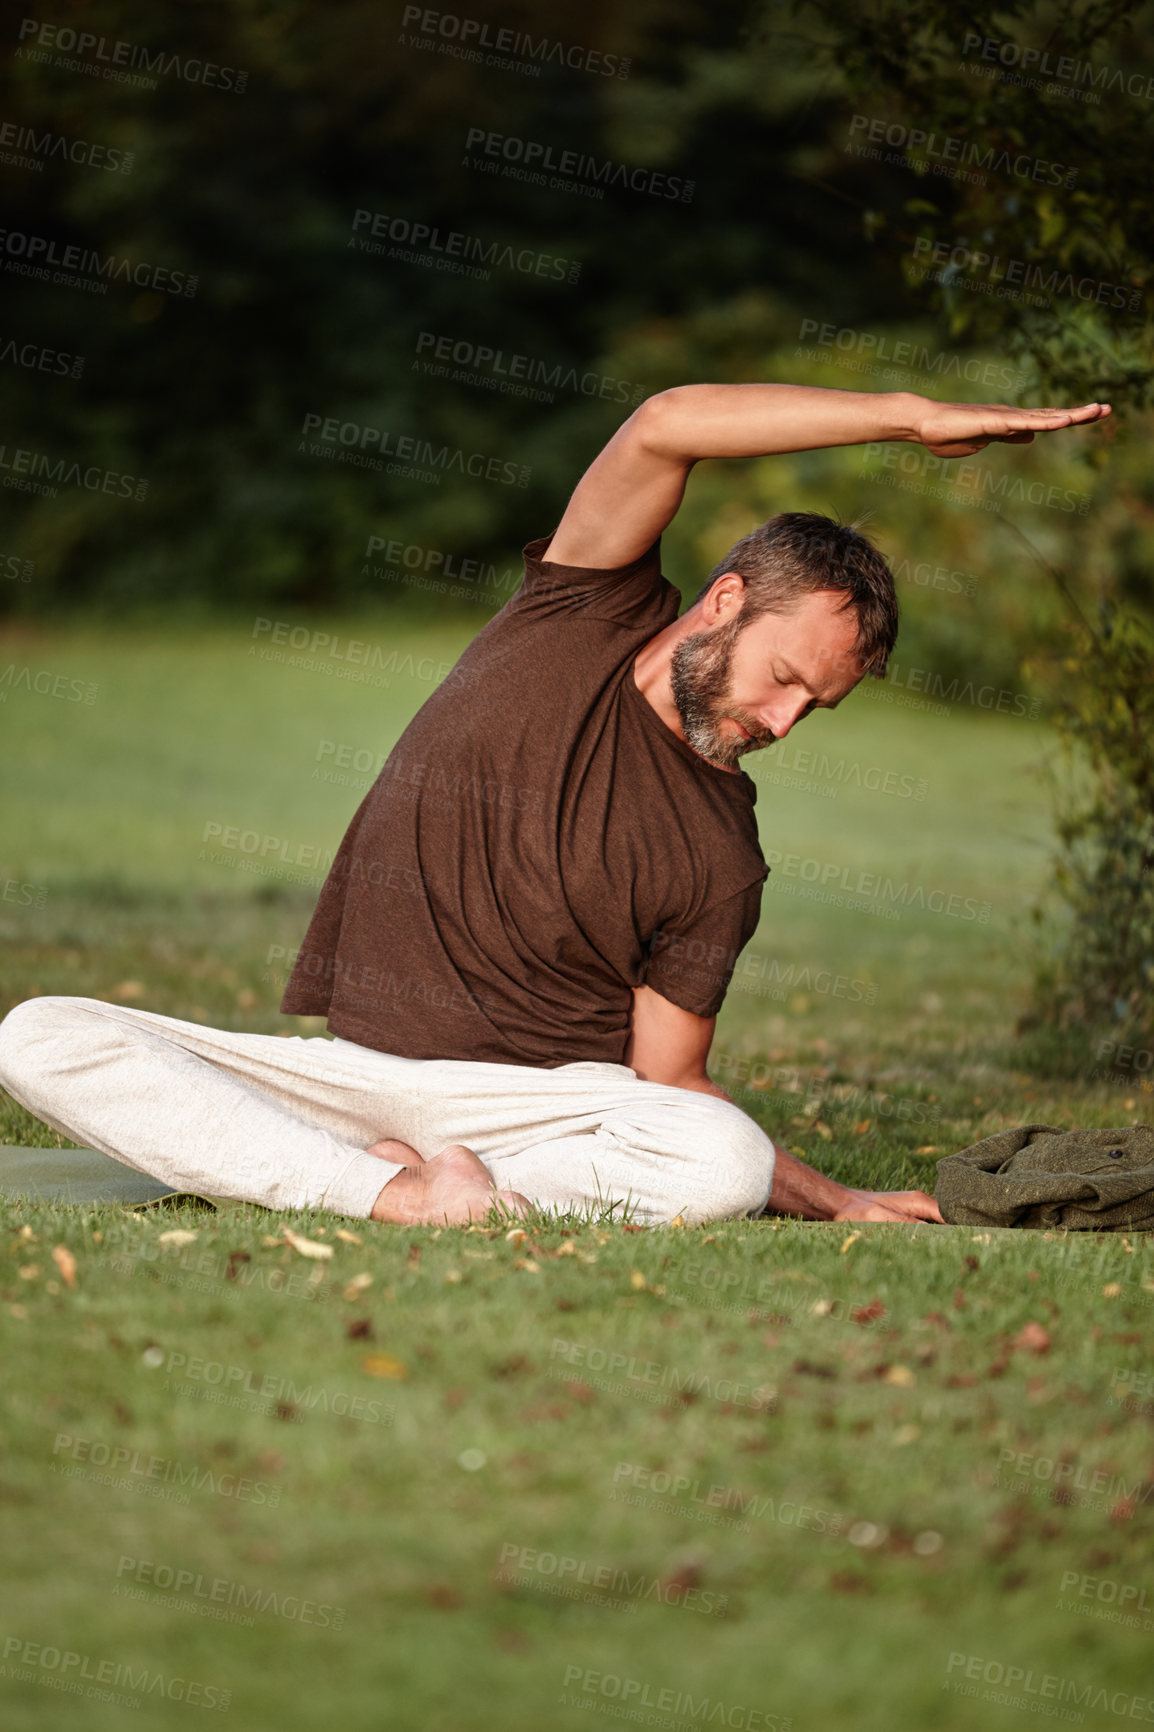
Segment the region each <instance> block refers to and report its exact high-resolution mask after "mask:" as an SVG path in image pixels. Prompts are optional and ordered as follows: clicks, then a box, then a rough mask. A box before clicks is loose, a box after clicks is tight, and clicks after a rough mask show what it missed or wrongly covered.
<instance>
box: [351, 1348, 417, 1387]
mask: <svg viewBox="0 0 1154 1732" xmlns="http://www.w3.org/2000/svg"><path fill="white" fill-rule="evenodd" d="M361 1370H362V1371H367V1372H368V1374H369V1376H370V1377H393V1378H396V1379H397V1381H398V1382H399V1381H400V1379H401V1378H402V1377H407V1376H408V1375H409V1368H408V1366H407V1365H406V1364H405V1362H404V1360H403V1359H396V1358H394V1356H393V1355H392V1354H391V1353H367V1354H366V1355H365V1357H364V1358H363V1359H362V1360H361Z"/></svg>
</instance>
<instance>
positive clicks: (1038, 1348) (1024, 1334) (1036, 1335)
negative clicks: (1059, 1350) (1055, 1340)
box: [1012, 1318, 1050, 1353]
mask: <svg viewBox="0 0 1154 1732" xmlns="http://www.w3.org/2000/svg"><path fill="white" fill-rule="evenodd" d="M1012 1346H1014V1347H1017V1348H1019V1349H1021V1350H1022V1351H1023V1352H1026V1353H1049V1351H1050V1332H1049V1330H1048V1329H1043V1328H1042V1325H1041V1324H1040V1323H1035V1322H1034V1321H1033V1319H1032V1318H1031V1320H1030V1322H1029V1323H1027V1324H1025V1325H1024V1326H1023V1327H1022V1328H1021V1329H1019V1331H1018V1333H1017V1334H1016V1335H1015V1336H1014V1339H1013V1342H1012Z"/></svg>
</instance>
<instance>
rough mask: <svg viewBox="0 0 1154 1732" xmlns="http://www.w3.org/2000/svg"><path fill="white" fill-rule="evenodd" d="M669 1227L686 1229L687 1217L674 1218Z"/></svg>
mask: <svg viewBox="0 0 1154 1732" xmlns="http://www.w3.org/2000/svg"><path fill="white" fill-rule="evenodd" d="M669 1225H670V1226H671V1227H684V1225H685V1216H684V1215H674V1217H673V1219H672V1221H670V1223H669Z"/></svg>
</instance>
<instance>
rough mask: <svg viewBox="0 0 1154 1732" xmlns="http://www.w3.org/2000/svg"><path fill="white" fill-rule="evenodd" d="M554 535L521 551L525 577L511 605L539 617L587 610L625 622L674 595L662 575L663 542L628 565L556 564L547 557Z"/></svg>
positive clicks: (518, 611)
mask: <svg viewBox="0 0 1154 1732" xmlns="http://www.w3.org/2000/svg"><path fill="white" fill-rule="evenodd" d="M555 534H556V530H554V531H552V532H551V533H550V534H549V535H542V536H539V537H538V538H537V540H536V541H530V542H528V543H527V545H526V546H525V547H524V548H523V549H522V555H523V558H524V561H525V576H524V580H523V582H522V584H521V587H520V589H518V590H517V592H516V593H515V595H514V596H513V598H512V600H511V601H510V603H509V606H510V608H511V609H512V610H514V611H515V612H517V613H522V614H524V613H537V614H541V615H547V614H555V613H572V612H576V611H583V612H585V613H588V614H590V615H592V616H593V617H595V618H600V619H612V620H619V621H621V622H622V623H627V622H628V621H629V620H630V619H631V618H632V617H633V616H635V615H636V614H637V613H639V612H647V611H648V610H650V609H651V608H652V607H653V603H654V600H655V598H660V599H665V598H666V597H667V596H670V595H672V596H676V595H677V591H676V590H675V589H674V588H673V585H672V584H671V583H669V582H668V581H667V580H666V579H665V578H664V577H663V576H662V574H661V538H660V536H658V538H657V540H656V541H655V542H654V543H653V545H652V546H651V547H648V548H646V550H645V552H644V553H643V554H641V555H640V556H639V557H638V558H637V559H633V560H630V561H629V563H628V565H617V566H585V565H558V564H555V563H554V562H553V561H552V560H550V559H548V558H546V557H545V555H546V551H547V549H548V547H549V544H550V542H551V541H552V539H553V536H554V535H555Z"/></svg>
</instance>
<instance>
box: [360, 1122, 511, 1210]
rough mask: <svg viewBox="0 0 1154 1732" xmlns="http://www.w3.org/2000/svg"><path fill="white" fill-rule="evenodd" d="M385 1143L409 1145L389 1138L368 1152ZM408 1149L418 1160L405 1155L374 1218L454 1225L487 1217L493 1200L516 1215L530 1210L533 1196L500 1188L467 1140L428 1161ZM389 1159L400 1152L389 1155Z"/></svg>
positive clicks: (400, 1145) (389, 1145) (374, 1206)
mask: <svg viewBox="0 0 1154 1732" xmlns="http://www.w3.org/2000/svg"><path fill="white" fill-rule="evenodd" d="M386 1146H388V1147H391V1148H400V1149H406V1148H407V1145H406V1144H404V1143H397V1142H395V1141H393V1140H391V1139H389V1140H387V1142H386V1144H381V1143H375V1144H374V1145H373V1147H372V1148H371V1149H369V1150H368V1151H367V1152H368V1153H369V1154H371V1155H373V1154H377V1153H379V1152H381V1150H382V1149H383V1148H384V1147H386ZM408 1154H409V1155H413V1156H414V1162H409V1161H407V1160H406V1165H405V1170H404V1171H403V1172H400V1173H397V1174H396V1175H395V1177H394V1178H392V1179H390V1180H389V1182H388V1184H387V1185H386V1186H385V1187H384V1189H383V1190H382V1191H381V1194H380V1196H379V1197H378V1198H377V1200H376V1202H375V1203H374V1204H373V1212H372V1219H373V1220H374V1221H395V1222H397V1223H398V1224H400V1225H401V1226H405V1227H416V1226H422V1225H429V1226H431V1225H434V1224H435V1225H437V1226H441V1225H447V1226H450V1227H453V1226H463V1225H464V1224H465V1223H466V1222H467V1221H476V1220H483V1219H484V1217H485V1216H486V1215H487V1214H488V1213H489V1210H490V1209H491V1208H492V1207H493V1206H494V1204H497V1205H503V1206H504V1207H505V1208H506V1209H508V1210H509V1212H510V1213H511V1214H514V1215H524V1214H525V1213H526V1212H527V1211H528V1208H529V1200H528V1198H527V1197H522V1196H521V1195H520V1194H519V1192H517V1191H498V1190H497V1188H496V1186H495V1185H494V1184H493V1180H492V1177H491V1176H490V1174H489V1170H488V1168H487V1167H486V1166H485V1165H484V1163H483V1162H482V1161H481V1160H479V1159H478V1157H477V1156H476V1155H475V1154H474V1153H473V1151H472V1149H467V1148H466V1147H465V1145H464V1144H463V1143H450V1144H449V1146H448V1148H447V1149H442V1150H441V1152H440V1154H439V1155H433V1156H432V1157H431V1158H430V1159H429V1160H427V1161H422V1160H421V1158H420V1156H419V1155H416V1154H415V1151H414V1150H412V1149H409V1150H408ZM384 1158H385V1159H386V1160H395V1159H397V1158H398V1157H397V1156H395V1155H391V1154H390V1155H385V1156H384Z"/></svg>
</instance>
